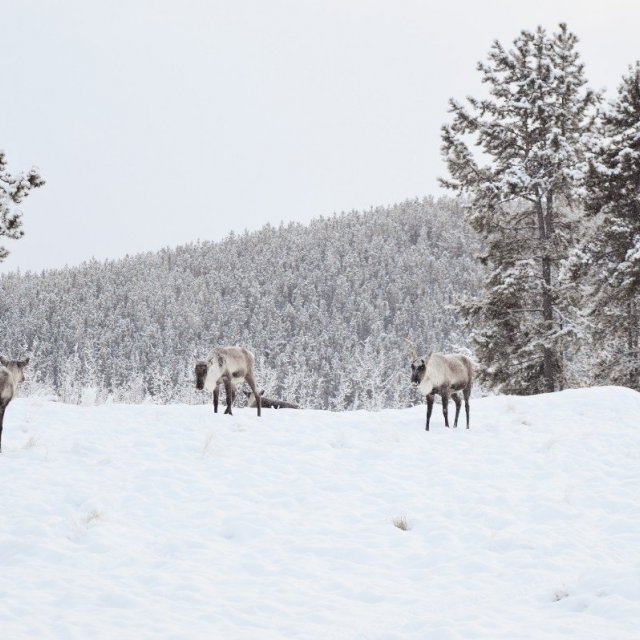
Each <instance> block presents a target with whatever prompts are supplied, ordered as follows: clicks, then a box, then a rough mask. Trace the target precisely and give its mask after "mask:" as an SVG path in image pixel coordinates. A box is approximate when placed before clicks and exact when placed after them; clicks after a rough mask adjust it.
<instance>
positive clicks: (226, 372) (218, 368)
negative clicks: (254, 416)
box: [195, 347, 262, 416]
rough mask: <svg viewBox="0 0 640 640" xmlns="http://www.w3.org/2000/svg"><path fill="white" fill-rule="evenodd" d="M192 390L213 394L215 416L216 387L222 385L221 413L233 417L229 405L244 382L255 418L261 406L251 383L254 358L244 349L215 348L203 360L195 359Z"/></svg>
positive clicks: (253, 371) (252, 382)
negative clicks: (251, 395)
mask: <svg viewBox="0 0 640 640" xmlns="http://www.w3.org/2000/svg"><path fill="white" fill-rule="evenodd" d="M195 373H196V389H206V390H207V391H213V410H214V413H218V397H219V393H220V385H221V384H224V388H225V391H226V395H227V408H226V410H225V414H229V415H233V413H232V412H231V405H232V404H233V401H234V400H235V398H236V394H237V389H238V387H239V386H240V385H241V384H242V383H243V382H244V381H245V380H246V382H247V384H248V385H249V387H251V391H252V392H253V393H254V394H255V396H256V407H257V408H258V416H260V409H261V406H262V403H261V398H260V394H259V393H258V389H257V387H256V380H255V357H254V356H253V353H251V352H250V351H247V350H246V349H245V348H244V347H216V348H215V349H212V350H211V351H210V352H209V355H208V356H207V357H206V359H205V360H199V359H198V358H197V357H196V367H195Z"/></svg>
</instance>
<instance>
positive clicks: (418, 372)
mask: <svg viewBox="0 0 640 640" xmlns="http://www.w3.org/2000/svg"><path fill="white" fill-rule="evenodd" d="M412 356H413V361H412V362H411V382H412V383H413V385H414V386H415V387H416V388H417V389H418V391H419V392H420V395H422V396H425V397H426V399H427V427H426V430H427V431H429V421H430V420H431V411H432V410H433V401H434V399H435V394H436V393H437V394H439V395H440V397H441V398H442V413H443V414H444V424H445V426H447V427H448V426H449V415H448V405H449V396H451V397H452V398H453V401H454V402H455V405H456V417H455V420H454V422H453V427H454V429H455V428H456V427H457V426H458V416H459V415H460V405H461V404H462V401H461V399H460V395H459V393H460V392H462V396H463V397H464V410H465V413H466V415H467V429H468V428H469V396H470V395H471V384H472V382H473V363H472V362H471V360H470V359H469V358H467V356H463V355H461V354H458V353H450V354H444V353H430V354H429V355H427V356H424V357H422V358H418V357H416V354H415V351H414V352H413V354H412Z"/></svg>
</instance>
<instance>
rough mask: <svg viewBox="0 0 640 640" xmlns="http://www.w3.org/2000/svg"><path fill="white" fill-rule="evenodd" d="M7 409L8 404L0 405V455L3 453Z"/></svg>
mask: <svg viewBox="0 0 640 640" xmlns="http://www.w3.org/2000/svg"><path fill="white" fill-rule="evenodd" d="M6 408H7V405H6V404H2V403H0V453H1V452H2V423H3V422H4V410H5V409H6Z"/></svg>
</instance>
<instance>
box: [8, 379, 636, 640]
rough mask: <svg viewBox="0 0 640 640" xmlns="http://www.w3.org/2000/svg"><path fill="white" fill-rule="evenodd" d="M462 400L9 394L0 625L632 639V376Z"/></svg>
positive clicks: (60, 631)
mask: <svg viewBox="0 0 640 640" xmlns="http://www.w3.org/2000/svg"><path fill="white" fill-rule="evenodd" d="M471 412H472V413H471V430H470V431H466V430H464V429H460V428H458V429H457V430H448V429H445V428H444V426H443V422H442V414H441V411H440V407H439V406H436V407H435V409H434V419H433V421H432V430H431V432H429V433H426V432H425V431H424V413H425V408H424V407H422V406H421V407H414V408H411V409H406V410H396V411H391V410H390V411H382V412H380V413H369V412H354V413H325V412H317V411H268V410H265V411H264V415H263V417H262V418H260V419H258V418H257V417H256V416H255V412H254V411H253V410H249V409H246V410H237V412H236V413H237V415H234V416H233V417H229V416H224V415H222V414H218V415H214V414H213V410H212V408H211V407H210V406H145V405H142V406H126V405H113V406H101V407H78V406H67V405H62V404H56V403H52V402H46V401H41V400H37V399H25V400H17V401H15V402H14V403H13V404H12V405H11V406H10V407H9V410H8V411H7V416H6V421H5V434H4V442H3V444H4V448H3V453H2V455H1V456H0V505H1V511H0V593H1V594H2V597H1V599H0V629H2V635H3V637H5V638H25V637H38V638H87V637H91V638H114V637H118V638H136V639H140V638H154V639H157V638H225V639H229V638H251V639H256V638H258V639H262V638H305V639H308V638H323V639H325V638H360V639H365V638H366V639H382V638H403V639H404V638H420V639H421V640H424V639H427V638H428V639H430V640H431V639H448V638H452V639H455V638H464V639H469V638H492V639H495V638H504V639H509V640H513V638H519V639H523V638H580V639H581V640H583V639H584V638H590V639H598V638H601V639H603V640H604V639H607V640H608V639H610V638H616V639H617V640H620V639H622V638H629V639H630V638H637V633H638V629H639V628H640V544H639V542H640V504H639V501H638V496H639V490H640V428H639V427H638V417H639V416H640V394H638V393H636V392H633V391H630V390H627V389H622V388H598V389H585V390H575V391H565V392H562V393H558V394H553V395H544V396H536V397H492V398H485V399H481V400H472V404H471ZM402 517H404V518H405V519H406V522H407V525H408V529H407V530H406V531H405V530H402V529H400V528H398V527H396V526H394V523H393V520H394V518H402Z"/></svg>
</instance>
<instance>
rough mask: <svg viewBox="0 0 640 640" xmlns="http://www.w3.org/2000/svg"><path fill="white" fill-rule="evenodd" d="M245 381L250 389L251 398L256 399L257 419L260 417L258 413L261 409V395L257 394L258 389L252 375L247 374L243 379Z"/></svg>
mask: <svg viewBox="0 0 640 640" xmlns="http://www.w3.org/2000/svg"><path fill="white" fill-rule="evenodd" d="M245 380H246V381H247V384H248V385H249V386H250V387H251V391H253V397H254V398H255V399H256V407H258V417H260V415H261V413H260V411H261V409H262V394H260V393H258V387H256V381H255V379H254V377H253V375H252V374H250V373H248V374H247V375H246V377H245Z"/></svg>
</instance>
